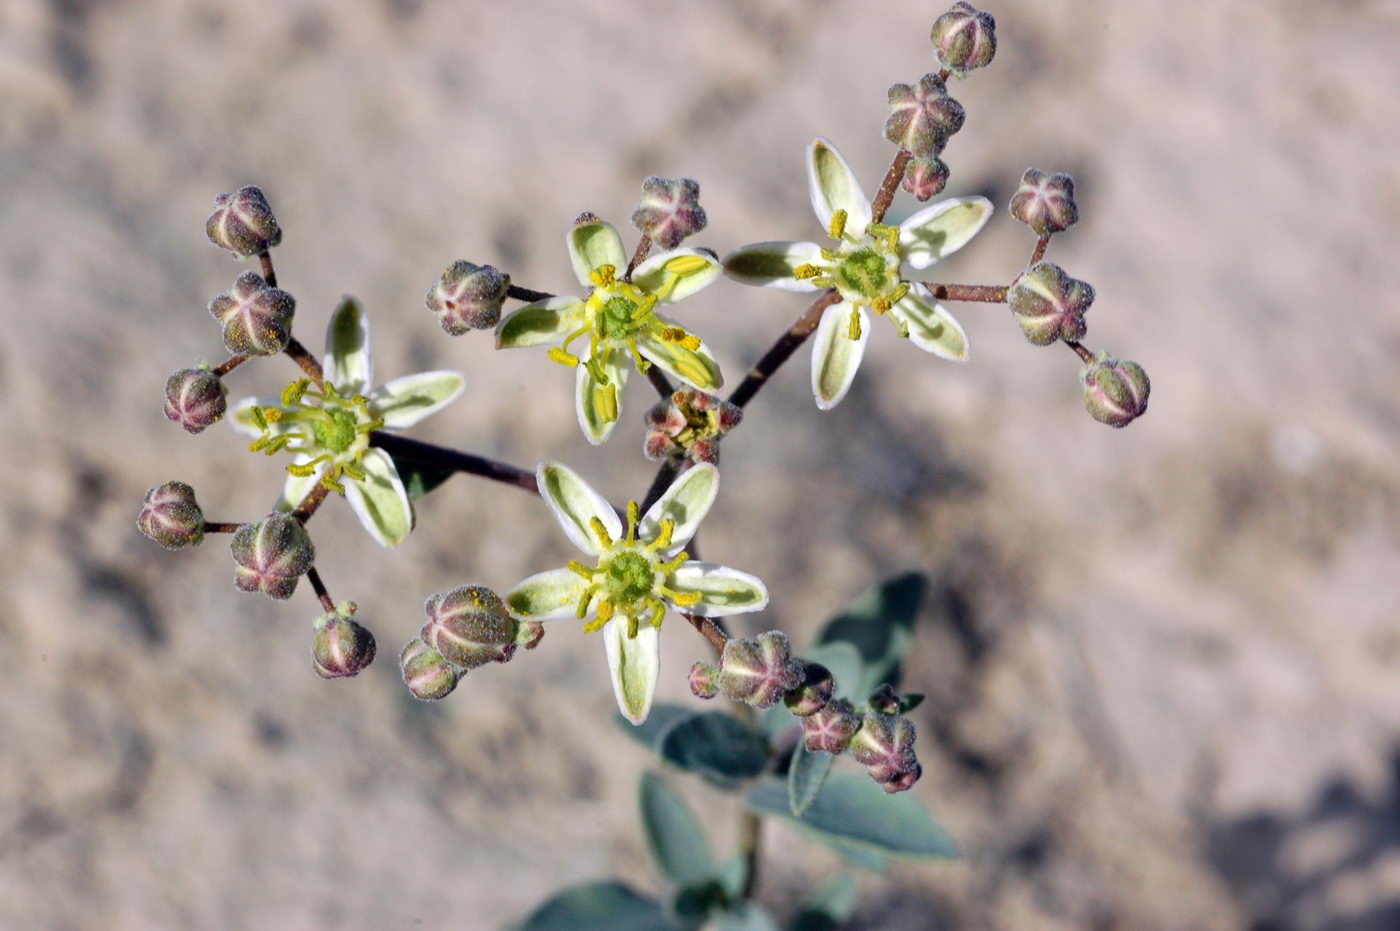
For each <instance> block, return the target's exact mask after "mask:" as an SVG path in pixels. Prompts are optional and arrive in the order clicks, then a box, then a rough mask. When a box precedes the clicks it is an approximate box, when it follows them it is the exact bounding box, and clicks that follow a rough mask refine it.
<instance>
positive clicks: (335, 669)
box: [311, 601, 375, 679]
mask: <svg viewBox="0 0 1400 931" xmlns="http://www.w3.org/2000/svg"><path fill="white" fill-rule="evenodd" d="M355 609H356V605H355V603H354V602H353V601H345V602H342V603H340V604H338V605H336V606H335V610H334V611H331V612H328V613H326V614H323V615H321V616H320V617H319V618H317V619H316V635H315V637H314V639H313V640H312V642H311V663H312V665H313V666H314V667H315V669H316V673H317V674H318V675H319V676H321V678H323V679H343V678H348V677H350V676H354V675H357V674H358V673H359V672H360V670H362V669H364V668H365V667H366V666H368V665H369V664H370V663H372V662H374V654H375V643H374V634H372V633H370V632H369V630H368V629H367V628H365V627H363V626H361V625H360V624H358V623H356V622H355V621H353V620H351V616H352V615H353V614H354V613H355Z"/></svg>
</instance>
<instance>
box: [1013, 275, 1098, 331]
mask: <svg viewBox="0 0 1400 931" xmlns="http://www.w3.org/2000/svg"><path fill="white" fill-rule="evenodd" d="M1006 300H1007V303H1008V304H1010V305H1011V312H1012V313H1014V314H1015V315H1016V322H1017V323H1019V324H1020V325H1021V332H1022V333H1024V334H1025V337H1026V339H1027V340H1029V341H1030V342H1032V343H1035V344H1036V345H1037V346H1048V345H1050V344H1051V343H1053V342H1055V341H1056V340H1060V339H1065V340H1077V339H1082V338H1083V337H1084V333H1085V331H1086V330H1087V327H1086V325H1085V323H1084V312H1085V311H1086V310H1088V309H1089V305H1090V304H1092V303H1094V287H1093V285H1091V284H1089V283H1088V282H1087V281H1080V280H1079V279H1077V278H1071V277H1070V276H1069V275H1068V274H1067V273H1066V272H1065V270H1064V269H1063V268H1061V267H1060V266H1058V265H1055V264H1054V263H1052V262H1040V263H1038V264H1037V265H1035V266H1034V267H1033V268H1031V269H1030V270H1028V271H1025V272H1022V273H1021V276H1020V277H1019V278H1017V279H1016V280H1015V281H1013V282H1012V283H1011V288H1010V290H1009V291H1008V292H1007V295H1006Z"/></svg>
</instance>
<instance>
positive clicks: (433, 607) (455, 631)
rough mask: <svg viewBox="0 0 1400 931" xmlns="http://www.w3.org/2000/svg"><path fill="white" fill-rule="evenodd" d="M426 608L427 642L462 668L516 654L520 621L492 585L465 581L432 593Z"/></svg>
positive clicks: (471, 667)
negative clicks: (438, 592)
mask: <svg viewBox="0 0 1400 931" xmlns="http://www.w3.org/2000/svg"><path fill="white" fill-rule="evenodd" d="M423 609H424V610H425V611H427V613H428V623H426V624H424V625H423V630H422V631H421V636H422V638H423V642H424V643H426V644H427V645H428V646H430V647H432V648H433V649H434V650H436V651H437V652H438V653H440V654H442V656H443V658H444V659H446V660H447V661H448V662H449V663H451V664H452V665H453V666H456V667H457V668H458V669H460V670H462V671H464V672H465V671H467V670H470V669H475V668H476V667H478V666H482V665H485V664H486V663H490V662H497V663H504V662H507V661H508V660H509V659H510V658H511V657H512V656H513V655H515V650H516V647H517V646H518V644H517V643H516V634H517V632H518V628H519V625H520V622H519V621H517V620H516V619H515V618H513V617H511V616H510V613H509V612H507V611H506V606H505V604H504V603H503V602H502V601H501V598H500V596H499V595H497V594H496V593H495V592H493V591H491V589H489V588H485V587H483V586H480V585H464V586H462V587H461V588H456V589H453V590H452V591H450V592H447V593H445V594H439V595H432V596H430V597H429V598H428V599H427V601H425V602H423Z"/></svg>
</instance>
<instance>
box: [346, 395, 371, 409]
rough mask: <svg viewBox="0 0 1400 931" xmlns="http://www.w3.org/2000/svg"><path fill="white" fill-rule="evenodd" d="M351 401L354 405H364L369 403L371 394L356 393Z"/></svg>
mask: <svg viewBox="0 0 1400 931" xmlns="http://www.w3.org/2000/svg"><path fill="white" fill-rule="evenodd" d="M350 403H351V404H354V405H357V406H359V407H364V406H365V405H366V404H368V403H369V396H368V395H363V394H357V395H355V396H354V397H352V398H351V399H350Z"/></svg>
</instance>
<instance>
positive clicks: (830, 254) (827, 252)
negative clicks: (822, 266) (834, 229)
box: [820, 248, 841, 262]
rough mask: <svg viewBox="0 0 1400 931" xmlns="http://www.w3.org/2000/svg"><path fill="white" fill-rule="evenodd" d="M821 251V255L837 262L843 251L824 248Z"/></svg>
mask: <svg viewBox="0 0 1400 931" xmlns="http://www.w3.org/2000/svg"><path fill="white" fill-rule="evenodd" d="M820 252H821V257H822V258H824V259H826V260H827V261H828V262H835V261H836V260H837V259H839V258H841V253H839V252H837V251H836V250H835V249H825V248H823V249H821V250H820Z"/></svg>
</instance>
